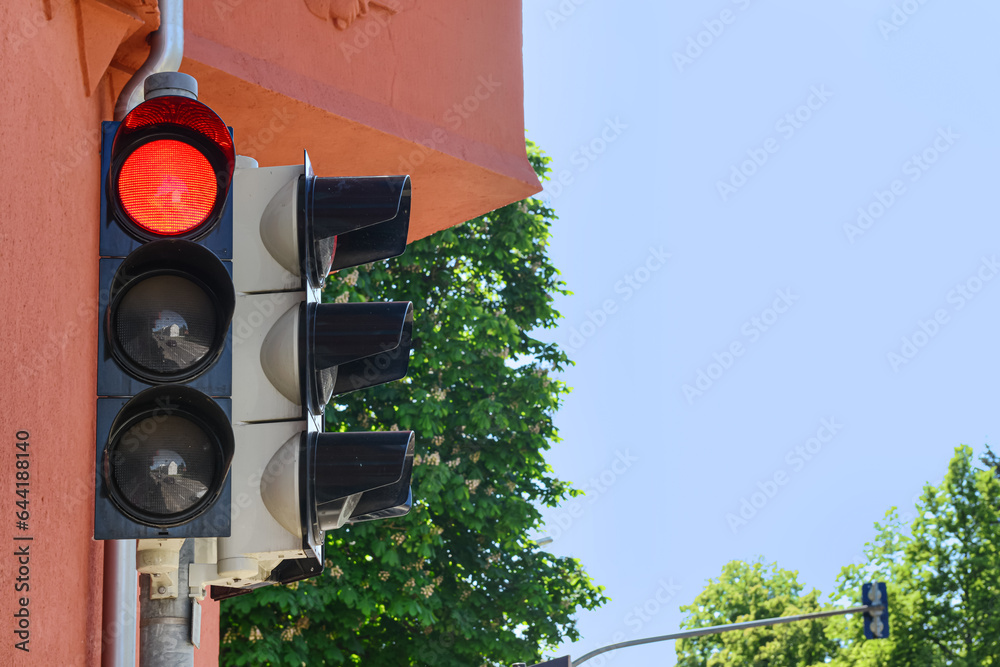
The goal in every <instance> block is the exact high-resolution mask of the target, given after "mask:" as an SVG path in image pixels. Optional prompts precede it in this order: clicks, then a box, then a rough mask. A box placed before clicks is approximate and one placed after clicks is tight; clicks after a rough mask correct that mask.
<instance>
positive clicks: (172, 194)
mask: <svg viewBox="0 0 1000 667" xmlns="http://www.w3.org/2000/svg"><path fill="white" fill-rule="evenodd" d="M218 194H219V184H218V181H217V179H216V176H215V171H214V170H213V169H212V165H211V164H210V163H209V161H208V159H207V158H206V157H205V155H204V154H202V152H201V151H200V150H198V149H197V148H195V147H194V146H192V145H190V144H188V143H185V142H183V141H176V140H174V139H158V140H155V141H151V142H149V143H146V144H143V145H141V146H139V147H138V148H136V149H135V150H134V151H133V152H132V153H131V154H129V156H128V157H127V158H125V162H124V163H123V164H122V167H121V170H120V172H119V174H118V197H119V199H120V200H121V205H122V208H123V209H124V210H125V212H126V213H127V214H128V215H129V217H130V218H131V219H132V220H133V221H134V222H135V223H136V224H137V225H139V226H140V227H142V228H143V229H145V230H146V231H148V232H151V233H153V234H159V235H163V236H176V235H178V234H185V233H187V232H190V231H191V230H193V229H195V228H197V227H198V226H199V225H201V224H202V223H203V222H205V220H206V219H207V218H208V217H209V215H210V214H211V213H212V210H213V208H214V207H215V202H216V198H217V197H218Z"/></svg>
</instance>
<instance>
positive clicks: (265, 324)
mask: <svg viewBox="0 0 1000 667" xmlns="http://www.w3.org/2000/svg"><path fill="white" fill-rule="evenodd" d="M305 297H306V293H305V292H274V293H271V294H237V295H236V315H235V316H234V317H233V423H234V424H235V423H239V422H271V421H278V420H283V419H302V418H303V407H302V405H301V404H300V403H296V402H294V401H291V400H289V399H288V398H287V397H286V396H285V395H284V394H282V393H281V391H279V390H278V388H277V387H276V386H275V385H274V384H272V382H271V380H270V379H269V378H268V377H267V374H266V373H265V372H264V367H263V365H262V364H261V348H262V347H263V345H264V339H265V338H267V335H268V334H269V333H271V330H272V329H273V328H274V325H275V323H276V322H277V321H278V320H279V319H281V317H282V316H283V315H284V314H285V313H287V312H288V311H289V310H292V309H293V308H294V309H297V308H298V306H299V303H301V302H302V301H303V300H305ZM274 333H275V335H277V334H278V333H279V331H277V330H276V331H275V332H274ZM285 333H286V336H285V339H284V340H283V341H282V342H283V343H284V344H285V346H284V350H283V351H284V352H286V357H287V363H288V366H287V370H288V371H289V373H291V374H295V375H297V374H298V373H300V372H302V370H303V368H302V364H301V363H300V362H299V358H300V357H299V350H298V345H299V337H298V332H297V331H296V330H292V331H287V332H285ZM302 400H304V399H302ZM278 444H279V445H280V444H281V443H278ZM238 453H239V452H237V454H238Z"/></svg>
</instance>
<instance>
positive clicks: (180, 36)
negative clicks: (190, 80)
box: [115, 0, 184, 120]
mask: <svg viewBox="0 0 1000 667" xmlns="http://www.w3.org/2000/svg"><path fill="white" fill-rule="evenodd" d="M157 6H158V8H159V10H160V27H159V28H158V29H157V30H156V32H153V33H151V43H150V49H149V56H148V57H147V58H146V62H144V63H143V64H142V66H141V67H139V69H138V70H136V72H135V74H133V75H132V78H131V79H129V80H128V82H127V83H126V84H125V87H124V88H122V92H121V93H120V94H119V95H118V101H117V102H116V103H115V120H121V119H122V118H124V117H125V114H127V113H128V112H129V111H131V110H132V109H134V108H135V107H136V106H137V105H138V104H139V103H140V102H142V99H143V96H142V83H143V81H145V80H146V77H147V76H149V75H150V74H155V73H157V72H176V71H177V70H178V69H179V68H180V66H181V60H183V58H184V0H159V3H158V4H157Z"/></svg>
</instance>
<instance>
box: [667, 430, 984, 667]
mask: <svg viewBox="0 0 1000 667" xmlns="http://www.w3.org/2000/svg"><path fill="white" fill-rule="evenodd" d="M991 454H992V453H988V454H987V455H986V456H985V457H984V458H983V459H982V462H983V463H984V465H986V466H987V468H986V469H979V468H976V467H975V466H974V465H973V454H972V449H971V448H969V447H965V446H962V447H959V448H958V449H956V451H955V455H954V457H953V458H952V459H951V461H950V463H949V464H948V472H947V474H946V475H945V478H944V481H943V482H942V483H941V484H940V485H938V486H934V485H931V484H927V485H926V486H925V487H924V491H923V494H922V495H921V497H920V500H919V501H918V502H917V506H916V518H915V519H914V520H913V522H912V523H911V524H910V525H909V526H907V525H906V524H905V523H904V522H903V521H902V520H901V519H900V517H899V514H898V512H897V511H896V509H895V508H893V509H891V510H890V511H889V512H887V513H886V517H885V520H884V521H882V522H877V523H876V524H875V528H876V536H875V539H874V540H873V541H872V542H870V543H868V544H867V545H865V548H864V557H865V562H864V563H861V564H855V565H849V566H847V567H845V568H843V569H842V570H841V573H840V575H839V577H838V579H837V582H838V585H837V588H836V591H835V593H834V596H833V597H834V600H835V602H836V604H834V605H833V606H834V607H843V606H854V605H860V604H861V586H862V585H863V584H864V583H866V582H870V581H884V582H886V585H887V589H888V594H889V627H890V637H889V638H888V639H879V640H865V638H864V628H863V625H862V620H861V619H860V618H858V616H857V615H854V616H847V617H832V618H829V619H824V620H817V621H810V622H803V623H791V624H788V625H782V626H773V627H770V628H761V629H754V630H748V631H745V632H732V633H724V634H720V635H711V636H706V637H701V638H698V639H693V640H686V641H679V642H678V643H677V655H678V663H677V664H678V665H679V666H681V667H712V666H713V665H760V666H761V667H763V666H766V667H778V666H785V665H789V666H791V665H796V666H811V667H819V666H820V665H829V666H830V667H945V666H948V667H991V666H992V667H997V666H1000V584H998V582H1000V478H998V477H997V475H996V468H995V466H996V457H995V456H991ZM818 596H819V593H818V591H812V592H811V593H809V594H808V595H803V594H802V587H801V585H799V584H798V582H797V581H796V579H795V573H794V572H786V571H784V570H778V569H777V567H776V566H771V568H770V570H769V569H768V568H767V567H766V566H764V565H762V564H761V563H760V562H757V563H753V564H746V563H742V562H733V563H729V564H728V565H726V566H725V568H724V569H723V573H722V576H721V577H719V579H718V580H717V581H710V582H709V585H708V587H706V589H705V590H704V591H703V592H702V593H701V594H700V595H699V596H698V597H697V598H696V599H695V601H694V604H692V605H690V606H687V607H682V608H681V609H682V610H683V611H687V612H688V614H689V616H688V618H687V620H686V622H685V627H689V628H696V627H705V626H710V625H722V624H725V623H738V622H740V621H747V620H752V619H758V618H768V617H776V616H791V615H794V614H798V613H806V612H809V611H817V610H819V609H821V606H820V605H819V604H818Z"/></svg>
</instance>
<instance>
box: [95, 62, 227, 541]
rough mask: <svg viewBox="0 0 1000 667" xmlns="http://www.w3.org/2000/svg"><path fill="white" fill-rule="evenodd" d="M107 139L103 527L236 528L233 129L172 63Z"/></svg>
mask: <svg viewBox="0 0 1000 667" xmlns="http://www.w3.org/2000/svg"><path fill="white" fill-rule="evenodd" d="M102 137H103V143H102V152H101V183H102V190H101V218H100V219H101V228H100V258H99V263H100V271H99V273H100V292H99V293H100V295H101V302H100V304H99V307H100V319H99V328H98V355H97V366H98V373H97V396H98V400H97V441H96V464H97V475H96V489H95V504H94V537H95V539H139V538H178V537H210V536H219V535H228V534H229V528H230V486H231V483H230V481H229V469H230V465H231V462H232V459H233V454H234V448H235V442H234V438H233V432H232V426H231V423H230V422H231V419H230V415H231V400H230V396H231V394H232V345H231V335H230V323H231V320H232V317H233V312H234V309H235V305H236V297H235V291H234V289H233V282H232V278H231V261H230V260H231V259H232V203H231V202H232V197H231V187H230V186H231V183H232V178H233V171H234V168H235V163H236V156H235V151H234V148H233V141H232V137H231V135H230V133H229V130H228V128H227V127H226V125H225V123H224V122H223V121H222V119H220V118H219V117H218V115H216V114H215V112H213V111H212V110H211V109H210V108H208V107H207V106H205V105H204V104H202V103H201V102H198V101H197V84H196V83H195V81H194V79H192V78H191V77H189V76H187V75H185V74H179V73H176V72H171V73H165V74H157V75H151V76H150V77H148V78H147V79H146V101H145V102H143V103H142V104H140V105H138V106H137V107H135V108H134V109H133V110H132V111H131V112H129V114H128V115H126V116H125V118H124V119H123V120H122V121H121V122H120V123H117V122H115V123H112V122H106V123H104V124H103V133H102Z"/></svg>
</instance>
